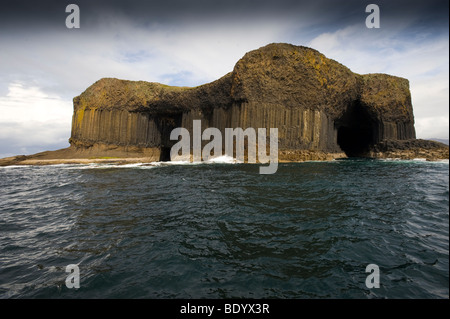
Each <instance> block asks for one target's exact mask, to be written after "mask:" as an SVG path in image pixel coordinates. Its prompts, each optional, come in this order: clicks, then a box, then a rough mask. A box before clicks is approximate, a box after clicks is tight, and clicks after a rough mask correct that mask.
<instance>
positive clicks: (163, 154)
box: [159, 147, 171, 162]
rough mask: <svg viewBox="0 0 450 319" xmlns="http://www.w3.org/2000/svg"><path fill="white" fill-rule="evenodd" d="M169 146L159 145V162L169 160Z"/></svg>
mask: <svg viewBox="0 0 450 319" xmlns="http://www.w3.org/2000/svg"><path fill="white" fill-rule="evenodd" d="M170 149H171V148H170V147H161V154H160V156H159V161H160V162H170Z"/></svg>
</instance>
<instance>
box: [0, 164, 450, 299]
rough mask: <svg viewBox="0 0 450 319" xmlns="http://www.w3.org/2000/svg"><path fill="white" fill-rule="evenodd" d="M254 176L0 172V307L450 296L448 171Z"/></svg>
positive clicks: (241, 172)
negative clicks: (90, 301) (23, 302)
mask: <svg viewBox="0 0 450 319" xmlns="http://www.w3.org/2000/svg"><path fill="white" fill-rule="evenodd" d="M258 170H259V165H249V164H247V165H243V164H234V165H232V164H200V165H165V164H162V165H158V166H139V165H132V166H128V167H127V166H123V167H115V166H112V167H111V166H107V165H103V166H87V165H84V166H83V165H59V166H48V167H6V168H0V298H233V297H246V298H265V297H269V298H448V297H449V244H448V236H449V184H448V182H449V166H448V161H447V162H444V163H429V162H420V161H372V160H346V161H334V162H311V163H298V164H280V165H279V168H278V171H277V173H276V174H274V175H259V174H258ZM69 264H78V266H79V270H80V288H79V289H69V288H67V287H66V285H65V280H66V277H67V276H68V273H66V272H65V268H66V266H67V265H69ZM368 264H376V265H378V266H379V269H380V288H371V289H369V288H367V287H366V285H365V280H366V277H367V276H368V275H369V274H368V273H366V272H365V268H366V266H367V265H368Z"/></svg>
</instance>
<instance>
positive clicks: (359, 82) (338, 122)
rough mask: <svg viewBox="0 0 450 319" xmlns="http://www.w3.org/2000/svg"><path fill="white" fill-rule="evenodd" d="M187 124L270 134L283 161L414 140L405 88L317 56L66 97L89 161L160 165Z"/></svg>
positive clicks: (371, 152)
mask: <svg viewBox="0 0 450 319" xmlns="http://www.w3.org/2000/svg"><path fill="white" fill-rule="evenodd" d="M195 119H198V120H201V121H202V130H204V129H205V128H207V127H215V128H218V129H219V130H221V131H222V135H223V136H224V133H223V132H224V129H225V128H227V127H230V128H237V127H241V128H243V129H246V128H248V127H252V128H255V129H256V128H267V129H269V128H278V137H279V143H278V149H279V159H280V160H281V161H282V160H293V161H296V160H304V159H312V160H314V159H331V158H337V157H345V156H376V155H377V154H378V155H379V156H378V157H383V155H382V154H386V152H388V151H390V150H394V149H395V147H396V145H397V144H395V143H394V144H395V145H394V144H392V143H391V144H389V143H387V142H386V141H407V140H415V137H416V136H415V129H414V117H413V109H412V105H411V95H410V91H409V82H408V80H406V79H403V78H399V77H395V76H390V75H386V74H367V75H359V74H355V73H353V72H352V71H350V70H349V69H348V68H347V67H345V66H343V65H341V64H339V63H338V62H336V61H334V60H331V59H328V58H326V57H325V56H324V55H323V54H321V53H319V52H318V51H316V50H313V49H310V48H306V47H301V46H294V45H290V44H269V45H267V46H265V47H262V48H260V49H258V50H254V51H251V52H248V53H247V54H245V56H244V57H243V58H241V59H240V60H239V61H238V62H237V64H236V65H235V67H234V70H233V71H232V72H231V73H228V74H226V75H225V76H223V77H222V78H220V79H219V80H217V81H214V82H212V83H209V84H205V85H201V86H198V87H194V88H188V87H171V86H167V85H163V84H159V83H148V82H142V81H138V82H136V81H125V80H118V79H112V78H105V79H101V80H99V81H97V82H96V83H94V84H93V85H92V86H90V87H89V88H88V89H87V90H86V91H85V92H83V93H82V94H81V95H80V96H78V97H76V98H74V115H73V122H72V134H71V138H70V144H71V148H73V149H75V150H77V151H78V152H80V153H83V152H84V153H85V154H91V155H94V154H95V155H98V154H102V155H104V156H119V157H126V156H129V157H133V156H146V157H151V158H154V160H167V159H168V156H169V152H170V148H171V147H172V145H173V144H174V143H176V141H171V140H170V139H169V137H170V132H171V131H172V129H173V128H176V127H184V128H187V129H188V130H189V131H190V132H191V134H192V121H193V120H195ZM383 143H384V144H383ZM380 145H384V147H385V148H384V149H382V150H381V148H380V147H381V146H380ZM389 145H391V146H390V147H391V148H389ZM397 146H398V145H397ZM377 147H378V148H377ZM401 149H402V148H401V147H400V150H401ZM380 154H381V155H380ZM447 158H448V148H447Z"/></svg>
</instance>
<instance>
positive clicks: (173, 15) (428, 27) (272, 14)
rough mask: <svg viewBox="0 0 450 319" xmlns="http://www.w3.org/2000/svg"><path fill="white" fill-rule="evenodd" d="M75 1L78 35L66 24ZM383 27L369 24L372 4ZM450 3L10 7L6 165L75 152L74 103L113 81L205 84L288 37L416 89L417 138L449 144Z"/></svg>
mask: <svg viewBox="0 0 450 319" xmlns="http://www.w3.org/2000/svg"><path fill="white" fill-rule="evenodd" d="M71 3H73V4H77V5H78V7H79V9H80V28H71V29H69V28H67V27H66V23H65V22H66V18H67V16H68V15H69V14H70V13H67V12H66V6H67V5H69V4H71ZM371 3H374V4H377V5H378V6H379V8H380V28H370V29H369V28H367V27H366V24H365V21H366V18H367V16H368V15H369V14H370V13H366V10H365V9H366V6H367V5H368V4H371ZM448 12H449V2H448V1H447V0H444V1H441V0H426V1H414V0H413V1H403V0H388V1H386V0H385V1H378V0H370V1H361V0H349V1H335V0H314V1H301V0H276V1H249V0H239V1H236V0H227V1H222V0H219V1H206V0H201V1H200V0H198V1H197V0H191V1H186V0H184V1H182V0H176V1H173V0H164V1H162V0H159V1H143V0H127V1H114V0H110V1H106V0H105V1H92V0H90V1H87V0H68V1H61V0H53V1H50V0H40V1H21V0H16V1H2V4H1V7H0V74H1V76H0V158H1V157H7V156H13V155H18V154H25V155H27V154H33V153H36V152H40V151H45V150H56V149H60V148H64V147H68V146H69V143H68V139H69V137H70V131H71V121H72V112H73V102H72V100H73V98H74V97H75V96H78V95H80V94H81V93H82V92H83V91H84V90H86V89H87V88H88V87H89V86H90V85H91V84H93V83H94V82H96V81H97V80H99V79H101V78H104V77H114V78H119V79H127V80H143V81H149V82H159V83H164V84H168V85H177V86H197V85H200V84H204V83H208V82H211V81H214V80H216V79H218V78H220V77H221V76H223V75H225V74H227V73H228V72H231V71H232V70H233V67H234V65H235V63H236V62H237V61H238V60H239V59H240V58H241V57H242V56H243V55H244V54H245V53H246V52H248V51H251V50H255V49H258V48H260V47H262V46H265V45H267V44H269V43H274V42H286V43H291V44H295V45H303V46H307V47H311V48H314V49H316V50H318V51H320V52H321V53H323V54H324V55H325V56H327V57H328V58H331V59H334V60H336V61H338V62H339V63H341V64H343V65H345V66H347V67H348V68H350V69H351V70H352V71H353V72H356V73H359V74H366V73H387V74H391V75H395V76H400V77H404V78H407V79H408V80H409V82H410V90H411V95H412V103H413V110H414V116H415V127H416V134H417V137H418V138H424V139H428V138H441V139H448V137H449V13H448Z"/></svg>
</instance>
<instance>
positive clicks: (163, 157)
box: [156, 113, 182, 162]
mask: <svg viewBox="0 0 450 319" xmlns="http://www.w3.org/2000/svg"><path fill="white" fill-rule="evenodd" d="M181 120H182V114H181V113H179V114H170V115H169V114H166V115H164V116H160V117H159V118H158V120H157V121H156V125H157V127H158V131H159V133H160V134H161V144H160V150H161V153H160V155H159V161H160V162H170V161H171V158H170V150H171V149H172V146H173V145H174V144H175V143H176V142H177V141H172V140H171V139H170V133H171V132H172V130H173V129H175V128H177V127H181Z"/></svg>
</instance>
